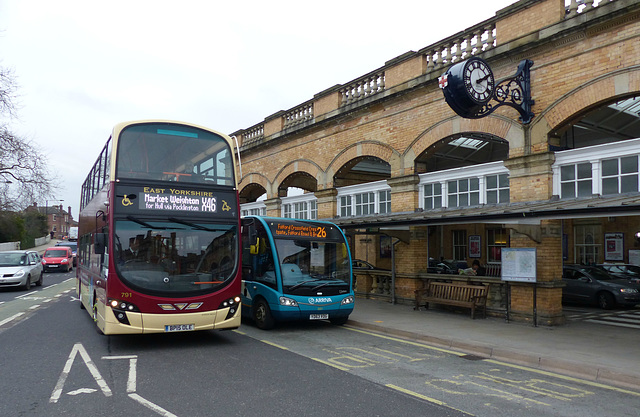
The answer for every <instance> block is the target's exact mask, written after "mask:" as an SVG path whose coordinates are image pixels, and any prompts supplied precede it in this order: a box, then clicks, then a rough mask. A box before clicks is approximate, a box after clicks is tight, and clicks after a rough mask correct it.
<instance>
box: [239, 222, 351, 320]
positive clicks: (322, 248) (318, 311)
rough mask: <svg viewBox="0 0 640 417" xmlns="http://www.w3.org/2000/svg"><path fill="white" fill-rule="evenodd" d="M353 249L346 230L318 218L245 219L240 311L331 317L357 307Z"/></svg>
mask: <svg viewBox="0 0 640 417" xmlns="http://www.w3.org/2000/svg"><path fill="white" fill-rule="evenodd" d="M352 277H353V274H352V270H351V254H350V252H349V246H348V244H347V240H346V238H345V236H344V234H343V233H342V230H340V228H339V227H338V226H336V225H335V224H333V223H331V222H326V221H319V220H296V219H285V218H275V217H262V216H247V217H243V218H242V314H243V315H245V316H246V317H249V318H252V319H253V321H254V322H255V324H256V326H257V327H259V328H261V329H265V330H266V329H270V328H272V327H273V326H274V325H275V324H276V323H277V322H280V321H293V320H298V321H305V320H329V321H330V322H331V323H333V324H337V325H341V324H344V323H346V322H347V320H348V319H349V315H350V314H351V312H352V311H353V306H354V293H353V279H352Z"/></svg>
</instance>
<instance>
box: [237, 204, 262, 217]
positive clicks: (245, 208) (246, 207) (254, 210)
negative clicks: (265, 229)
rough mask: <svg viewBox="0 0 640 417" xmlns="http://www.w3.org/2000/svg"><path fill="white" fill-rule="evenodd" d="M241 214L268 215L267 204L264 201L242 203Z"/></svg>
mask: <svg viewBox="0 0 640 417" xmlns="http://www.w3.org/2000/svg"><path fill="white" fill-rule="evenodd" d="M240 214H241V215H242V216H243V217H244V216H266V215H267V205H266V204H265V203H264V201H255V202H253V203H244V204H240Z"/></svg>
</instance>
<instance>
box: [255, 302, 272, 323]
mask: <svg viewBox="0 0 640 417" xmlns="http://www.w3.org/2000/svg"><path fill="white" fill-rule="evenodd" d="M253 321H254V322H255V323H256V326H258V328H259V329H262V330H269V329H271V328H273V326H274V324H275V321H274V320H273V316H272V315H271V309H270V308H269V304H267V302H266V301H265V300H263V299H260V300H258V301H256V303H255V305H254V306H253Z"/></svg>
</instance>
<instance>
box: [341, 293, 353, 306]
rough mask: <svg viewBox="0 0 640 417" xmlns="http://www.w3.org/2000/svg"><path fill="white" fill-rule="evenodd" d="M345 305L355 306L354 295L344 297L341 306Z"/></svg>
mask: <svg viewBox="0 0 640 417" xmlns="http://www.w3.org/2000/svg"><path fill="white" fill-rule="evenodd" d="M345 304H353V295H350V296H348V297H344V298H343V299H342V302H341V303H340V305H345Z"/></svg>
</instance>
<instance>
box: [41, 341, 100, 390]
mask: <svg viewBox="0 0 640 417" xmlns="http://www.w3.org/2000/svg"><path fill="white" fill-rule="evenodd" d="M78 353H80V357H82V360H83V361H84V364H85V365H86V366H87V368H88V369H89V372H91V375H92V376H93V379H95V380H96V383H97V384H98V386H99V387H100V389H101V390H102V393H103V394H104V395H105V396H106V397H110V396H111V395H112V392H111V389H110V388H109V386H108V385H107V382H106V381H105V380H104V378H102V375H100V371H99V370H98V368H97V367H96V364H95V363H93V361H92V360H91V357H89V354H88V353H87V351H86V349H85V348H84V346H82V343H76V344H75V345H73V349H71V353H70V354H69V358H68V359H67V363H65V365H64V368H63V369H62V373H61V374H60V378H59V379H58V383H57V384H56V387H55V388H54V389H53V392H52V393H51V398H49V402H50V403H57V402H58V400H59V399H60V395H61V394H62V389H63V388H64V383H65V382H66V380H67V377H68V376H69V372H70V371H71V366H72V365H73V361H74V359H75V358H76V356H77V355H78Z"/></svg>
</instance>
